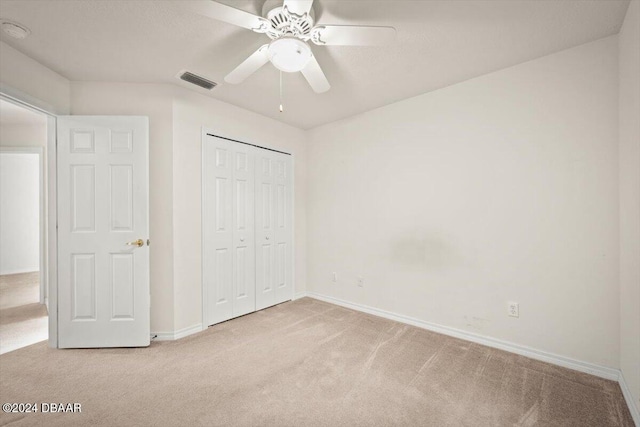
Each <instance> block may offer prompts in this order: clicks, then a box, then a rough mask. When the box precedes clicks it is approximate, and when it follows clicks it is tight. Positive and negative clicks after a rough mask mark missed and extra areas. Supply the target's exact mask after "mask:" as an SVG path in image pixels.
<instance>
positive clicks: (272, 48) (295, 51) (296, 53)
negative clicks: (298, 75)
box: [268, 37, 313, 73]
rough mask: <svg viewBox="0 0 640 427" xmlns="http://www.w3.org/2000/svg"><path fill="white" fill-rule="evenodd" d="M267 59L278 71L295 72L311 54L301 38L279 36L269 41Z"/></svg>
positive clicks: (301, 67) (302, 66)
mask: <svg viewBox="0 0 640 427" xmlns="http://www.w3.org/2000/svg"><path fill="white" fill-rule="evenodd" d="M268 55H269V60H270V61H271V63H272V64H273V65H274V66H275V67H276V68H277V69H278V70H280V71H284V72H287V73H295V72H297V71H300V70H302V69H303V68H304V67H305V66H306V65H307V63H308V62H309V60H310V59H311V56H313V54H312V53H311V48H310V47H309V45H308V44H307V43H305V42H304V41H303V40H300V39H298V38H295V37H281V38H279V39H276V40H273V41H272V42H271V43H269V49H268Z"/></svg>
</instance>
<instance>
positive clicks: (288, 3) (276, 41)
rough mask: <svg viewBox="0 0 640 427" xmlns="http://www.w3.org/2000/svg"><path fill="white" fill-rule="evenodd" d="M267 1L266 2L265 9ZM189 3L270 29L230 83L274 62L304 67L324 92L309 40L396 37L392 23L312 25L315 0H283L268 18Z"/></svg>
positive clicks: (378, 41) (358, 41) (356, 42)
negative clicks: (383, 25) (266, 39)
mask: <svg viewBox="0 0 640 427" xmlns="http://www.w3.org/2000/svg"><path fill="white" fill-rule="evenodd" d="M269 3H270V2H267V3H266V4H265V9H266V7H267V6H268V5H269ZM185 4H187V5H189V6H188V7H190V9H191V10H192V11H193V12H195V13H197V14H200V15H204V16H208V17H210V18H213V19H216V20H219V21H224V22H227V23H229V24H233V25H237V26H239V27H243V28H247V29H249V30H251V31H255V32H256V33H263V34H266V35H267V36H268V37H269V38H270V39H271V42H270V43H267V44H265V45H263V46H260V47H259V48H258V50H256V51H255V52H254V53H253V54H251V55H250V56H249V57H248V58H247V59H246V60H244V62H242V63H241V64H240V65H238V66H237V67H236V68H235V69H234V70H233V71H231V72H230V73H229V74H228V75H227V76H226V77H225V78H224V80H225V81H226V82H227V83H231V84H238V83H242V82H243V81H244V80H245V79H246V78H247V77H249V76H250V75H251V74H253V73H255V72H256V71H258V69H260V67H262V66H263V65H265V64H266V63H267V62H269V61H271V63H272V64H273V65H274V66H275V67H276V68H277V69H278V70H280V71H284V72H287V73H295V72H298V71H300V72H302V75H303V76H304V78H305V79H306V80H307V82H308V83H309V85H310V86H311V88H312V89H313V90H314V91H315V92H316V93H322V92H326V91H328V90H329V89H330V88H331V85H330V84H329V81H328V80H327V78H326V76H325V75H324V73H323V71H322V68H320V64H318V61H317V60H316V58H315V57H314V55H313V52H312V51H311V47H310V46H309V41H311V42H313V43H314V44H316V45H319V46H331V45H342V46H374V45H384V44H389V43H391V42H393V40H394V39H395V34H396V30H395V28H392V27H366V26H353V25H314V24H315V21H314V19H315V14H314V11H313V9H312V7H311V6H312V4H313V0H284V3H283V4H282V6H276V7H273V8H272V9H271V10H268V12H266V13H263V14H264V15H265V16H266V17H262V16H257V15H254V14H252V13H249V12H245V11H243V10H240V9H236V8H234V7H231V6H227V5H225V4H222V3H218V2H215V1H211V0H199V1H195V2H186V3H185Z"/></svg>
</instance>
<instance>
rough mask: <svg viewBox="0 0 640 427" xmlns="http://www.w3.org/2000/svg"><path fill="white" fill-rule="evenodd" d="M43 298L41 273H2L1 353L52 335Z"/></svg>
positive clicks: (0, 297)
mask: <svg viewBox="0 0 640 427" xmlns="http://www.w3.org/2000/svg"><path fill="white" fill-rule="evenodd" d="M39 300H40V273H39V272H37V271H36V272H33V273H20V274H8V275H2V276H0V354H4V353H7V352H9V351H13V350H15V349H18V348H21V347H26V346H28V345H31V344H34V343H37V342H40V341H44V340H46V339H47V338H48V336H49V331H48V327H49V326H48V325H49V319H48V317H47V308H46V306H45V305H44V304H39Z"/></svg>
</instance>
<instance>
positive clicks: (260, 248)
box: [255, 149, 293, 310]
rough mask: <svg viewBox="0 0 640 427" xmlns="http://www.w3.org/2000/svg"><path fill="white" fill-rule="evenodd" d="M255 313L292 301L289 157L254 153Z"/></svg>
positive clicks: (263, 151)
mask: <svg viewBox="0 0 640 427" xmlns="http://www.w3.org/2000/svg"><path fill="white" fill-rule="evenodd" d="M255 165H256V173H255V176H256V187H255V190H256V309H257V310H260V309H263V308H266V307H269V306H272V305H275V304H279V303H281V302H284V301H288V300H290V299H291V298H292V297H293V286H292V279H293V277H292V276H293V266H292V265H291V263H292V258H293V257H292V241H293V232H292V231H293V218H292V217H291V214H292V212H293V210H292V182H293V176H292V172H293V171H292V162H291V156H290V155H287V154H283V153H278V152H275V151H269V150H260V149H257V150H256V155H255Z"/></svg>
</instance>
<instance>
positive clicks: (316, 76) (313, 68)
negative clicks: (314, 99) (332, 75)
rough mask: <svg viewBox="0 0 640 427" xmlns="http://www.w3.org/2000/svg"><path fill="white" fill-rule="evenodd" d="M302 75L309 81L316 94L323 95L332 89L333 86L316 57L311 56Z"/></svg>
mask: <svg viewBox="0 0 640 427" xmlns="http://www.w3.org/2000/svg"><path fill="white" fill-rule="evenodd" d="M302 75H303V76H304V78H305V79H307V82H309V85H310V86H311V89H313V91H314V92H315V93H323V92H326V91H328V90H329V89H331V85H330V84H329V81H328V80H327V77H326V76H325V75H324V73H323V72H322V68H320V64H318V61H316V57H315V56H311V59H310V60H309V62H308V63H307V65H306V66H305V67H304V68H303V69H302Z"/></svg>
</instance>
